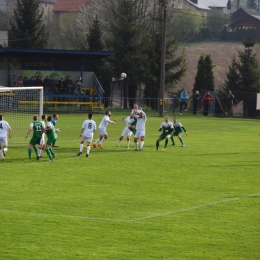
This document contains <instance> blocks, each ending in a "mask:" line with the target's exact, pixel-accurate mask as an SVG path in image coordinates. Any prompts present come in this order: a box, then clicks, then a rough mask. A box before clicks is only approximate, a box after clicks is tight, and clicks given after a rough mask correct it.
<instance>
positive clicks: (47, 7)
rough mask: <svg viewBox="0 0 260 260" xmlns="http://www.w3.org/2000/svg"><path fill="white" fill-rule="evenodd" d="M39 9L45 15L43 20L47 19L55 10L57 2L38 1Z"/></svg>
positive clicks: (53, 0)
mask: <svg viewBox="0 0 260 260" xmlns="http://www.w3.org/2000/svg"><path fill="white" fill-rule="evenodd" d="M38 1H39V8H40V10H41V11H42V13H43V18H46V17H47V16H48V15H50V13H51V12H52V10H53V7H54V5H55V3H56V1H57V0H38Z"/></svg>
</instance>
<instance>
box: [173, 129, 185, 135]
mask: <svg viewBox="0 0 260 260" xmlns="http://www.w3.org/2000/svg"><path fill="white" fill-rule="evenodd" d="M182 133H183V131H180V130H178V131H174V132H173V133H172V135H173V136H177V135H179V134H180V135H181V134H182Z"/></svg>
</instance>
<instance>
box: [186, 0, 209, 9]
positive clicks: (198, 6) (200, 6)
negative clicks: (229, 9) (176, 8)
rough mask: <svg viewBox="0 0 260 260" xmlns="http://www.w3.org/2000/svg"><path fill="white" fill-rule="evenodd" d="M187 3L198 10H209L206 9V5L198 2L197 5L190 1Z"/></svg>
mask: <svg viewBox="0 0 260 260" xmlns="http://www.w3.org/2000/svg"><path fill="white" fill-rule="evenodd" d="M187 2H188V3H190V4H191V5H193V6H195V7H196V8H198V9H202V10H210V8H208V7H207V6H206V5H204V4H202V3H200V0H199V2H198V3H197V4H195V3H193V2H192V1H190V0H187Z"/></svg>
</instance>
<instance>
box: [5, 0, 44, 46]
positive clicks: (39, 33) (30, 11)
mask: <svg viewBox="0 0 260 260" xmlns="http://www.w3.org/2000/svg"><path fill="white" fill-rule="evenodd" d="M42 17H43V14H42V12H40V10H39V2H38V1H37V0H17V6H16V9H14V21H11V22H10V29H9V30H8V46H9V47H14V48H33V49H43V48H46V47H47V43H48V33H46V32H45V28H44V24H43V22H42Z"/></svg>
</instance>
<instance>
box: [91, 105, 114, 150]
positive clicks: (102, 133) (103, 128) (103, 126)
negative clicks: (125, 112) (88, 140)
mask: <svg viewBox="0 0 260 260" xmlns="http://www.w3.org/2000/svg"><path fill="white" fill-rule="evenodd" d="M110 116H111V112H110V111H109V110H108V111H106V113H105V116H104V117H103V119H102V120H101V122H100V124H99V126H98V133H99V138H98V139H97V140H96V142H95V143H94V144H93V147H94V148H97V144H98V147H99V148H103V145H102V144H103V143H104V142H105V141H106V139H107V138H108V134H107V126H108V124H113V125H114V124H115V123H116V120H113V121H111V120H110V119H109V118H110Z"/></svg>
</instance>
